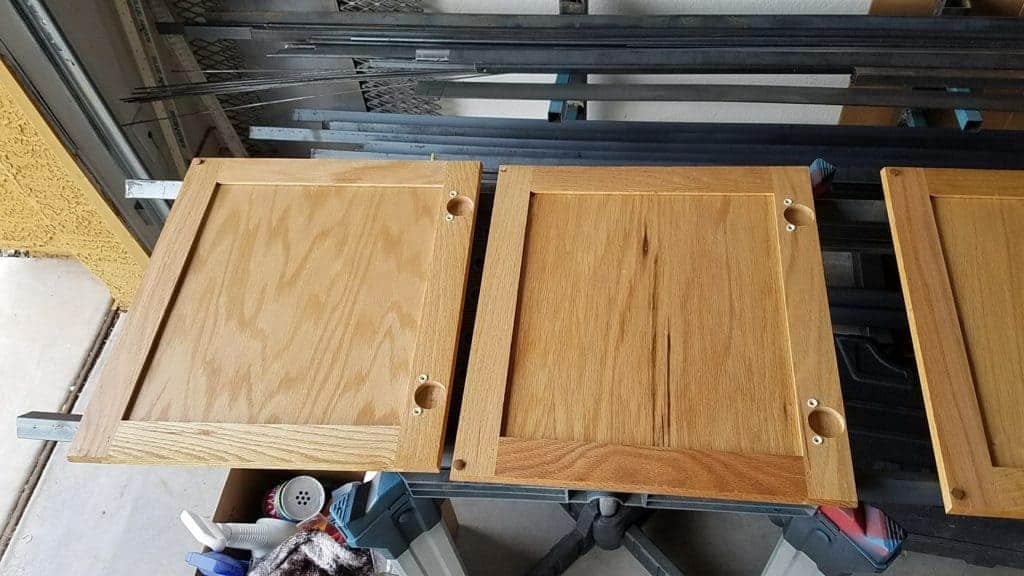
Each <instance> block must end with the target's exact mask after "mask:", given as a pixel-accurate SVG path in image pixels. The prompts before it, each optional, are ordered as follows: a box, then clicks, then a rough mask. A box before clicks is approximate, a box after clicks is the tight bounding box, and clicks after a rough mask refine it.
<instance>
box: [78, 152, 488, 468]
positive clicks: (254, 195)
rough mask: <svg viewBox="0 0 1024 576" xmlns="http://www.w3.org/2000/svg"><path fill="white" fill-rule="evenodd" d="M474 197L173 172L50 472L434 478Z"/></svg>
mask: <svg viewBox="0 0 1024 576" xmlns="http://www.w3.org/2000/svg"><path fill="white" fill-rule="evenodd" d="M479 180H480V164H479V163H477V162H347V161H339V160H281V159H269V160H268V159H207V160H203V161H198V162H197V163H195V164H193V166H192V167H191V169H190V170H189V172H188V175H187V177H186V179H185V182H184V184H183V186H182V189H181V193H180V196H179V198H178V200H177V201H176V202H175V205H174V208H173V209H172V211H171V216H170V219H169V221H168V222H167V226H166V228H165V230H164V231H163V233H162V235H161V237H160V240H159V242H158V244H157V247H156V250H155V252H154V254H153V259H152V262H151V264H150V266H149V268H148V270H147V271H146V274H145V278H144V280H143V282H142V286H141V288H140V291H139V296H138V298H137V300H136V302H135V304H134V306H133V307H132V309H131V310H130V312H129V313H128V318H127V326H126V329H125V332H124V334H123V336H122V337H121V339H120V340H119V341H118V342H117V345H116V348H115V349H114V350H113V352H112V354H113V356H112V357H111V360H110V362H109V364H108V366H107V368H106V370H105V371H104V373H103V374H102V376H101V378H100V380H99V385H98V389H97V391H96V393H95V396H94V397H93V398H92V401H91V403H90V405H89V406H88V409H87V411H86V414H85V417H84V419H83V422H82V426H81V428H80V430H79V431H78V434H77V435H76V437H75V440H74V443H73V444H72V447H71V450H70V453H69V459H71V460H73V461H85V462H118V463H147V464H191V465H209V466H231V467H240V468H293V469H302V470H312V469H334V470H345V469H348V470H418V471H430V470H437V469H438V465H439V462H440V454H441V449H442V443H443V439H444V426H445V421H446V415H447V411H448V400H449V397H450V391H451V379H452V370H453V364H454V359H455V351H456V345H457V341H458V331H459V324H460V320H461V318H460V316H461V311H462V305H463V292H464V290H465V286H466V274H467V270H468V262H469V252H470V246H471V243H472V242H471V241H472V236H473V225H474V218H475V214H474V203H475V202H476V199H477V193H478V188H479Z"/></svg>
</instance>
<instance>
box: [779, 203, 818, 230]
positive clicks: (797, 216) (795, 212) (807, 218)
mask: <svg viewBox="0 0 1024 576" xmlns="http://www.w3.org/2000/svg"><path fill="white" fill-rule="evenodd" d="M782 216H783V217H784V218H785V219H786V222H789V223H790V224H791V225H793V226H796V227H798V228H799V227H802V226H810V225H811V224H813V223H814V211H813V210H811V209H810V208H808V207H807V206H804V205H803V204H793V205H792V206H790V207H788V208H786V211H785V212H783V213H782Z"/></svg>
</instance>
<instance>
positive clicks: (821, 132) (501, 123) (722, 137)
mask: <svg viewBox="0 0 1024 576" xmlns="http://www.w3.org/2000/svg"><path fill="white" fill-rule="evenodd" d="M292 119H293V120H295V121H297V122H317V123H329V126H330V128H333V129H337V130H343V131H355V132H381V133H384V132H393V133H408V134H420V135H438V136H479V137H497V138H534V139H553V140H563V141H570V140H608V141H620V142H649V143H670V142H692V143H701V144H713V143H748V144H756V143H763V144H775V145H798V144H804V145H808V146H819V147H820V146H834V145H840V144H841V145H844V146H850V147H856V146H864V147H870V148H876V147H882V146H884V147H911V148H929V149H950V150H995V151H1000V150H1002V151H1019V152H1024V134H1022V133H1020V132H1014V131H1002V130H995V131H987V132H982V133H979V134H963V133H961V132H960V131H959V130H954V129H949V128H918V129H914V130H906V129H901V128H895V127H881V126H828V125H800V124H758V125H751V124H742V123H732V124H730V123H711V122H643V121H635V122H634V121H616V120H587V121H586V122H577V123H574V124H568V125H553V124H550V123H548V122H546V121H544V120H540V119H536V120H533V119H523V118H490V117H470V116H427V115H416V114H384V113H374V112H353V111H345V110H320V109H309V108H297V109H295V110H294V111H293V112H292Z"/></svg>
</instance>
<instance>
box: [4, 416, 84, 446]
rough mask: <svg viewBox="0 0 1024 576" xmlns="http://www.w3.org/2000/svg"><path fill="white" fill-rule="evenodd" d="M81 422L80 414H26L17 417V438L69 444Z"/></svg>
mask: <svg viewBox="0 0 1024 576" xmlns="http://www.w3.org/2000/svg"><path fill="white" fill-rule="evenodd" d="M81 421H82V415H81V414H64V413H62V412H26V413H25V414H22V415H21V416H18V423H17V428H18V438H21V439H25V440H53V441H56V442H70V441H72V440H73V439H74V438H75V433H76V432H78V425H79V423H81Z"/></svg>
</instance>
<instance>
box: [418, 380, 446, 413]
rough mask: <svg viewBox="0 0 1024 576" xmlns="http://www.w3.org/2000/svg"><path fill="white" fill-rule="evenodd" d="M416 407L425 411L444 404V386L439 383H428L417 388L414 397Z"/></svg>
mask: <svg viewBox="0 0 1024 576" xmlns="http://www.w3.org/2000/svg"><path fill="white" fill-rule="evenodd" d="M413 400H414V401H415V402H416V405H417V406H419V407H420V408H422V409H424V410H430V409H431V408H436V407H438V406H440V405H441V403H442V402H444V386H442V385H441V384H439V383H437V382H427V383H426V384H420V385H419V386H417V387H416V392H415V394H414V395H413Z"/></svg>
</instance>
